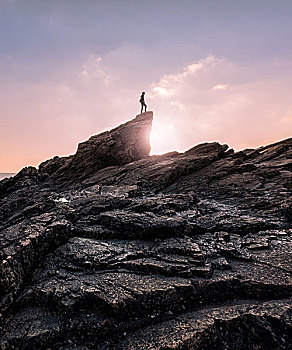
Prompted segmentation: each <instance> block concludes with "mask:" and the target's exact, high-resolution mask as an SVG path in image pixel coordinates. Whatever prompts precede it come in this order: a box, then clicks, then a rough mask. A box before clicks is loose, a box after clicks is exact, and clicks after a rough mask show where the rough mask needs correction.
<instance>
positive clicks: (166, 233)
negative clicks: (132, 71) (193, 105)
mask: <svg viewBox="0 0 292 350" xmlns="http://www.w3.org/2000/svg"><path fill="white" fill-rule="evenodd" d="M152 116H153V115H152V113H151V112H147V113H143V114H141V115H138V116H137V117H136V118H135V119H134V120H133V121H130V122H128V123H126V124H123V125H121V126H120V127H118V128H116V129H113V130H112V131H109V132H105V133H102V134H100V135H97V136H93V137H92V138H90V139H89V140H88V141H87V142H85V143H82V144H80V145H79V147H78V150H77V153H76V154H75V155H73V156H70V157H64V158H59V157H55V158H53V159H51V160H49V161H46V162H44V163H42V164H41V165H40V167H39V169H36V168H33V167H28V168H24V169H23V170H22V171H20V172H19V173H18V174H17V175H16V176H14V177H13V178H8V179H4V180H3V181H1V182H0V247H1V251H0V261H1V264H0V313H1V323H0V326H1V331H0V348H1V349H64V350H65V349H76V350H77V349H79V350H81V349H82V350H86V349H234V350H235V349H236V350H237V349H292V336H291V334H292V303H291V301H292V256H291V252H292V197H291V192H292V139H287V140H284V141H281V142H278V143H275V144H272V145H268V146H265V147H260V148H258V149H247V150H243V151H240V152H234V151H233V150H230V149H229V148H228V146H227V145H220V144H219V143H216V142H213V143H204V144H201V145H197V146H195V147H193V148H192V149H190V150H189V151H187V152H185V153H178V152H172V153H168V154H165V155H162V156H152V157H149V156H148V154H149V150H150V146H149V132H150V129H151V122H152Z"/></svg>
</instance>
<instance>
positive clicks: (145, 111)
mask: <svg viewBox="0 0 292 350" xmlns="http://www.w3.org/2000/svg"><path fill="white" fill-rule="evenodd" d="M144 106H145V112H146V110H147V105H146V103H144Z"/></svg>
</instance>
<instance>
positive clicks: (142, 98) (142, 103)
mask: <svg viewBox="0 0 292 350" xmlns="http://www.w3.org/2000/svg"><path fill="white" fill-rule="evenodd" d="M144 95H145V92H144V91H143V92H142V95H141V96H140V101H139V102H140V103H141V113H143V108H144V107H145V112H146V109H147V105H146V103H145V100H144Z"/></svg>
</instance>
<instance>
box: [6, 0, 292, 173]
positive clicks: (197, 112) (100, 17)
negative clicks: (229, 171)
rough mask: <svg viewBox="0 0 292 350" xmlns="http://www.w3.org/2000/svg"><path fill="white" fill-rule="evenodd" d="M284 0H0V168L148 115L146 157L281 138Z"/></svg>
mask: <svg viewBox="0 0 292 350" xmlns="http://www.w3.org/2000/svg"><path fill="white" fill-rule="evenodd" d="M291 10H292V3H291V2H289V1H286V0H278V1H276V0H271V1H268V2H267V1H263V0H253V1H251V0H250V1H249V0H247V1H245V2H244V3H234V1H230V0H219V1H212V0H205V1H203V0H196V1H191V0H182V1H181V2H177V1H174V0H168V1H166V0H160V1H154V0H149V1H148V2H147V4H145V3H144V2H142V1H140V0H137V1H132V0H122V1H121V0H120V1H117V0H107V1H104V0H101V1H98V2H92V1H90V0H84V1H82V2H80V1H77V0H74V1H69V0H61V1H57V0H52V1H50V2H39V1H36V0H22V1H20V0H1V1H0V18H1V21H0V26H1V29H2V30H1V34H0V35H1V42H2V44H1V48H0V70H1V73H2V74H1V77H2V79H1V85H0V89H1V94H0V101H1V107H2V108H1V114H0V149H1V152H0V172H1V173H16V172H18V171H19V170H21V169H22V168H23V167H25V166H29V165H32V166H38V165H39V164H40V163H41V162H42V161H44V160H46V159H49V158H52V157H53V156H55V155H58V156H67V155H70V154H74V153H75V151H76V149H77V144H78V143H80V142H82V141H84V140H87V139H88V138H89V137H90V136H92V135H96V134H99V133H101V132H103V131H105V130H110V129H112V128H114V127H116V126H118V125H119V124H121V123H124V122H125V121H127V120H130V119H132V118H134V116H135V115H138V114H139V111H140V104H139V96H140V94H141V92H142V91H145V92H146V95H145V96H146V97H145V100H146V104H147V106H148V108H147V109H148V110H149V111H155V114H154V122H153V130H152V135H151V142H152V150H151V154H162V153H166V152H169V151H179V152H183V151H185V150H187V149H189V148H191V147H193V146H195V145H197V144H200V143H203V142H214V141H216V142H220V143H226V144H228V145H229V146H230V147H231V148H234V149H236V150H241V149H244V148H257V147H259V146H262V145H267V144H271V143H274V142H278V141H280V140H284V139H287V138H290V137H291V136H292V101H291V93H290V91H291V87H292V74H291V73H292V60H291V58H292V47H291V45H290V39H291V35H292V24H291V20H290V13H291Z"/></svg>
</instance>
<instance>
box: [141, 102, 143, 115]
mask: <svg viewBox="0 0 292 350" xmlns="http://www.w3.org/2000/svg"><path fill="white" fill-rule="evenodd" d="M141 113H143V104H142V103H141Z"/></svg>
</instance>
